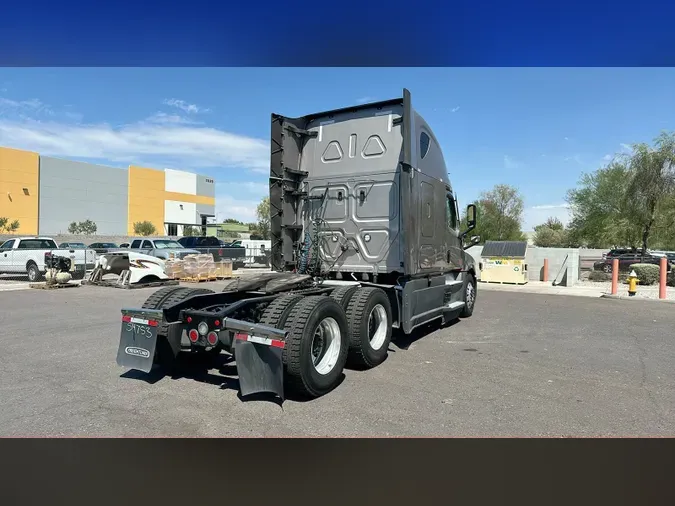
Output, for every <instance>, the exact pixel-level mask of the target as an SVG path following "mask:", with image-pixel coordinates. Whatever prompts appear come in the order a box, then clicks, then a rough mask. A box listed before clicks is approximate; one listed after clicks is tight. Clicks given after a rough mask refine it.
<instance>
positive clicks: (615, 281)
mask: <svg viewBox="0 0 675 506" xmlns="http://www.w3.org/2000/svg"><path fill="white" fill-rule="evenodd" d="M618 292H619V259H618V258H615V259H614V260H612V295H616V294H617V293H618Z"/></svg>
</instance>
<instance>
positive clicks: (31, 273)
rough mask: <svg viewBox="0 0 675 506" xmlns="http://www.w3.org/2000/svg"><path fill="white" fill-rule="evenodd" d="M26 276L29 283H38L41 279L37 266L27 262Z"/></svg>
mask: <svg viewBox="0 0 675 506" xmlns="http://www.w3.org/2000/svg"><path fill="white" fill-rule="evenodd" d="M26 274H28V281H30V282H31V283H35V282H37V281H39V280H40V278H41V277H42V273H41V272H40V269H38V266H37V265H36V264H35V263H34V262H28V265H26Z"/></svg>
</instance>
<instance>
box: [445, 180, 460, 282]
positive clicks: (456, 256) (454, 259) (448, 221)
mask: <svg viewBox="0 0 675 506" xmlns="http://www.w3.org/2000/svg"><path fill="white" fill-rule="evenodd" d="M445 225H446V226H445V250H446V251H445V261H446V263H447V268H448V270H454V269H460V268H461V267H462V240H461V238H460V233H459V212H458V207H457V201H456V200H455V197H454V195H453V194H452V192H451V191H448V192H447V193H446V195H445Z"/></svg>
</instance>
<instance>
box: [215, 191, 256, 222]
mask: <svg viewBox="0 0 675 506" xmlns="http://www.w3.org/2000/svg"><path fill="white" fill-rule="evenodd" d="M259 203H260V199H258V200H255V199H239V198H236V197H233V196H232V195H228V194H223V193H217V194H216V220H218V221H219V222H222V221H223V220H225V219H227V218H234V219H236V220H239V221H243V222H244V223H252V222H256V221H258V218H257V217H256V214H255V209H256V207H257V206H258V204H259Z"/></svg>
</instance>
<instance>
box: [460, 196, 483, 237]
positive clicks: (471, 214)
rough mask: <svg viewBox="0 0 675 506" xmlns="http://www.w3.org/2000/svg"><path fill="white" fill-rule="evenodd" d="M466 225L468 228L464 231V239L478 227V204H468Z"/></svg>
mask: <svg viewBox="0 0 675 506" xmlns="http://www.w3.org/2000/svg"><path fill="white" fill-rule="evenodd" d="M466 227H467V228H466V230H465V231H464V232H462V239H463V238H464V237H466V236H467V234H468V233H469V232H471V231H472V230H473V229H474V228H476V204H469V205H468V206H466ZM479 240H480V239H479Z"/></svg>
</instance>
